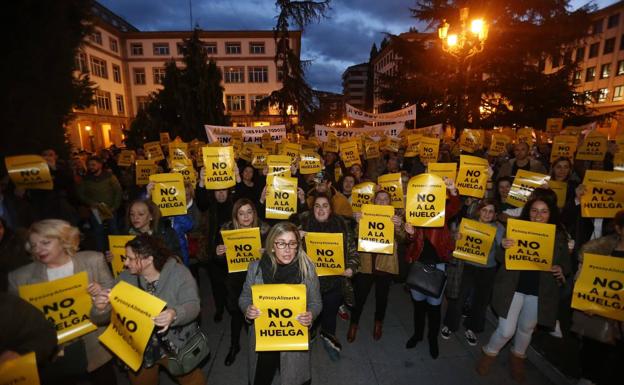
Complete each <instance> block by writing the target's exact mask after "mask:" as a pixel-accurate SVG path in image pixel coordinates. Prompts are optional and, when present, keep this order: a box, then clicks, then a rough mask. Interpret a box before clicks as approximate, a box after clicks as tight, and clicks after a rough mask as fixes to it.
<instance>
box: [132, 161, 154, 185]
mask: <svg viewBox="0 0 624 385" xmlns="http://www.w3.org/2000/svg"><path fill="white" fill-rule="evenodd" d="M135 164H136V170H135V174H136V175H135V181H136V184H137V186H145V185H146V184H148V183H149V177H150V176H151V175H153V174H156V172H157V171H158V166H156V163H154V161H153V160H146V159H139V160H137V161H136V162H135Z"/></svg>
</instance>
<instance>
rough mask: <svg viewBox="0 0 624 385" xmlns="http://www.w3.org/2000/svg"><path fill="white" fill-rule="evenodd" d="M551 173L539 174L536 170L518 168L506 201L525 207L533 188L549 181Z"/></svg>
mask: <svg viewBox="0 0 624 385" xmlns="http://www.w3.org/2000/svg"><path fill="white" fill-rule="evenodd" d="M549 180H550V176H549V175H544V174H539V173H536V172H531V171H526V170H518V173H517V174H516V177H515V178H514V181H513V184H512V185H511V189H510V190H509V194H508V195H507V200H506V202H507V203H509V204H510V205H512V206H515V207H524V204H525V203H526V202H527V201H528V200H529V196H530V195H531V194H532V193H533V190H535V189H536V188H538V187H540V186H542V185H543V184H546V183H548V181H549Z"/></svg>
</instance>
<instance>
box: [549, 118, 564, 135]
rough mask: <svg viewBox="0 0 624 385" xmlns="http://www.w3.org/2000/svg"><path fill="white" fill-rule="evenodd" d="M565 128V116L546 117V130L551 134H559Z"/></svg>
mask: <svg viewBox="0 0 624 385" xmlns="http://www.w3.org/2000/svg"><path fill="white" fill-rule="evenodd" d="M561 129H563V118H548V119H546V132H548V133H549V134H558V133H559V132H561Z"/></svg>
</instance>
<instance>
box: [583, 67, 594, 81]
mask: <svg viewBox="0 0 624 385" xmlns="http://www.w3.org/2000/svg"><path fill="white" fill-rule="evenodd" d="M595 78H596V67H589V68H587V69H586V70H585V81H586V82H591V81H592V80H594V79H595Z"/></svg>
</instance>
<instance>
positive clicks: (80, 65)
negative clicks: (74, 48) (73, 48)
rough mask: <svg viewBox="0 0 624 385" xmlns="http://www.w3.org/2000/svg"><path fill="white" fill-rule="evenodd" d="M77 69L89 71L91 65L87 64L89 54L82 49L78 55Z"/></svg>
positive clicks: (84, 71) (83, 71)
mask: <svg viewBox="0 0 624 385" xmlns="http://www.w3.org/2000/svg"><path fill="white" fill-rule="evenodd" d="M75 65H76V71H80V72H82V73H87V72H89V67H88V66H87V54H86V53H84V52H82V51H80V52H78V55H76V64H75Z"/></svg>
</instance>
